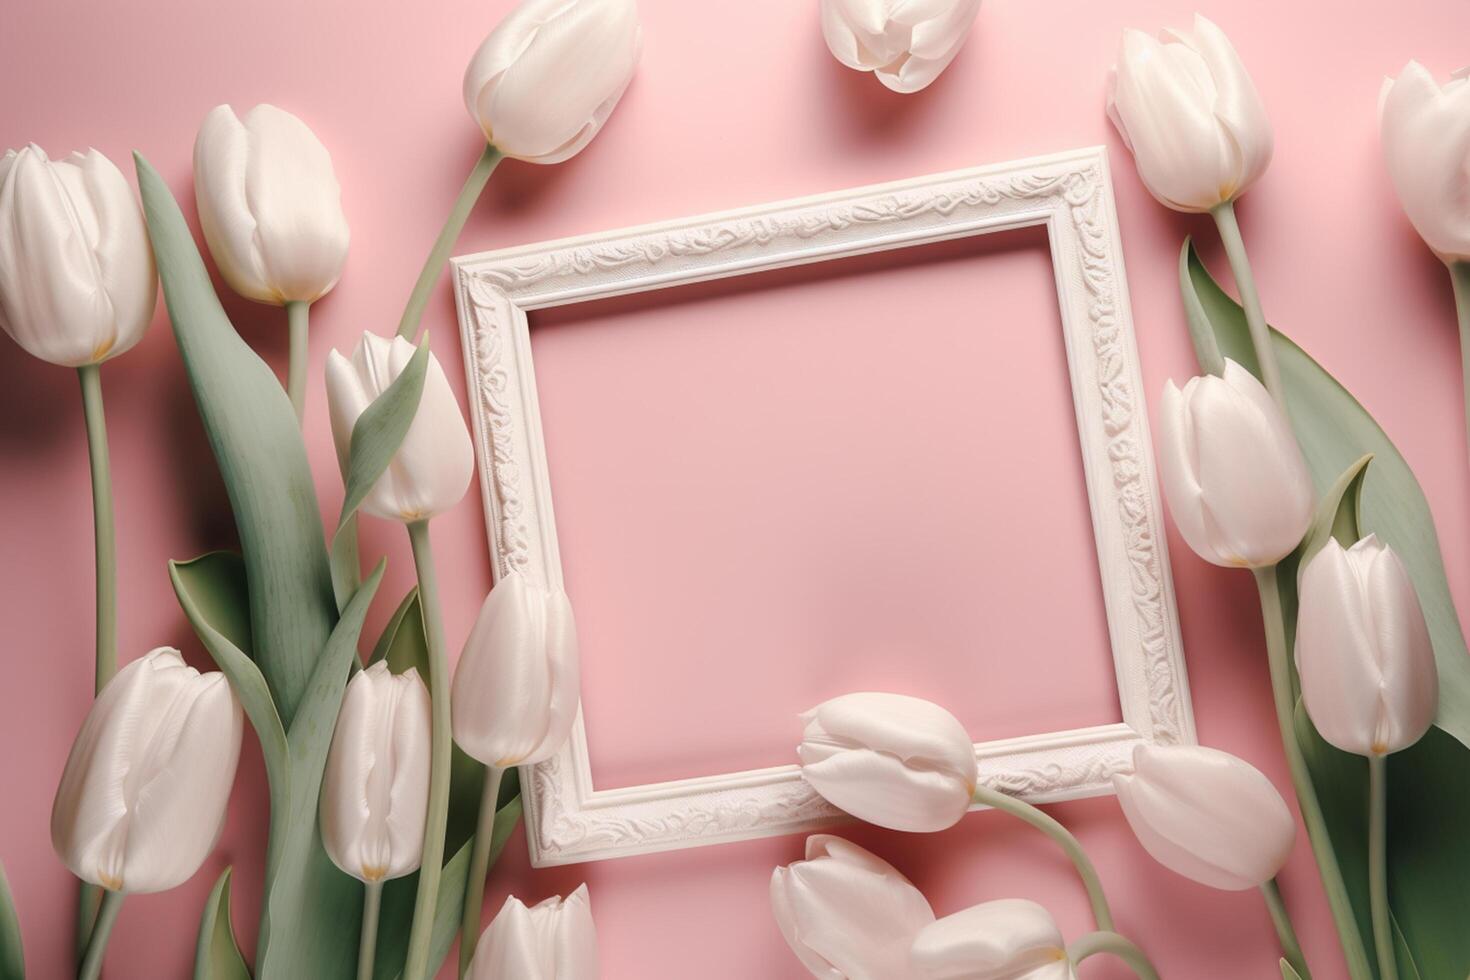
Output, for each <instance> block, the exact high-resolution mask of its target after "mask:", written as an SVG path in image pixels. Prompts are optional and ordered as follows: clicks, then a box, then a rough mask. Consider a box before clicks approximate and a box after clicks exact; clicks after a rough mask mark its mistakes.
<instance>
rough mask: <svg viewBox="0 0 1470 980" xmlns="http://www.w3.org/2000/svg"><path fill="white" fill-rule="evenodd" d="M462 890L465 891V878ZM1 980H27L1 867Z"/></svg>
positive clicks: (17, 924)
mask: <svg viewBox="0 0 1470 980" xmlns="http://www.w3.org/2000/svg"><path fill="white" fill-rule="evenodd" d="M460 890H461V891H463V890H464V883H463V878H462V877H461V881H460ZM0 980H26V960H25V950H24V947H23V945H22V943H21V938H20V918H19V916H17V915H16V914H15V898H14V897H13V896H12V895H11V894H10V882H9V881H8V880H7V879H6V877H5V867H4V866H3V865H0Z"/></svg>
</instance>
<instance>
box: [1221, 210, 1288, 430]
mask: <svg viewBox="0 0 1470 980" xmlns="http://www.w3.org/2000/svg"><path fill="white" fill-rule="evenodd" d="M1210 214H1211V216H1212V217H1214V219H1215V227H1217V228H1219V229H1220V240H1221V241H1222V242H1224V244H1225V257H1226V258H1227V259H1229V260H1230V274H1231V275H1232V276H1234V277H1235V288H1236V289H1237V290H1239V291H1240V305H1241V306H1242V307H1244V308H1245V325H1246V326H1247V327H1248V328H1249V329H1250V335H1251V346H1252V347H1254V348H1255V349H1256V361H1257V362H1259V363H1260V366H1261V382H1262V383H1263V384H1265V386H1266V390H1267V391H1269V392H1270V393H1271V397H1272V398H1274V399H1275V400H1276V404H1277V406H1278V407H1279V408H1280V409H1281V412H1282V414H1283V415H1284V414H1286V392H1285V389H1283V388H1282V387H1281V369H1280V368H1279V367H1277V365H1276V351H1275V350H1274V349H1272V347H1271V328H1270V327H1268V326H1267V325H1266V314H1265V313H1263V312H1262V311H1261V297H1260V295H1259V294H1257V292H1256V277H1255V275H1254V274H1253V273H1252V272H1251V263H1250V259H1249V258H1247V257H1246V254H1245V239H1243V238H1241V236H1240V224H1239V223H1238V222H1237V221H1236V220H1235V205H1234V204H1233V203H1231V202H1230V201H1226V202H1225V203H1224V204H1222V205H1220V206H1219V207H1217V208H1215V210H1213V211H1211V212H1210Z"/></svg>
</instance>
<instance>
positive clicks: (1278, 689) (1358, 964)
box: [1255, 566, 1373, 980]
mask: <svg viewBox="0 0 1470 980" xmlns="http://www.w3.org/2000/svg"><path fill="white" fill-rule="evenodd" d="M1255 573H1256V588H1257V589H1258V590H1259V591H1260V593H1261V618H1262V620H1263V621H1264V623H1265V627H1266V654H1267V659H1268V660H1269V662H1270V666H1271V693H1272V695H1273V696H1274V698H1275V701H1276V722H1277V724H1278V725H1279V726H1280V728H1281V747H1282V749H1283V750H1284V751H1285V753H1286V762H1287V766H1288V768H1289V769H1290V770H1291V783H1292V786H1293V788H1295V790H1296V800H1297V806H1298V807H1299V808H1300V809H1301V812H1302V821H1303V822H1304V823H1305V824H1306V825H1307V838H1308V839H1309V840H1310V841H1311V843H1312V853H1313V855H1314V856H1315V857H1316V858H1317V872H1318V873H1319V874H1320V875H1321V876H1322V887H1323V889H1324V890H1325V891H1326V892H1327V904H1328V905H1329V906H1330V907H1331V909H1332V919H1333V922H1334V924H1335V925H1336V926H1337V937H1338V940H1339V941H1340V942H1341V943H1342V951H1343V955H1344V957H1345V958H1346V959H1347V966H1348V973H1349V974H1350V975H1351V976H1352V978H1353V980H1373V968H1372V966H1371V965H1370V964H1369V962H1368V951H1367V947H1365V946H1364V945H1363V935H1362V933H1361V932H1359V931H1358V920H1357V918H1356V916H1355V915H1354V914H1353V906H1352V902H1351V901H1350V900H1349V898H1348V893H1347V885H1346V884H1344V882H1343V878H1342V868H1341V867H1340V866H1339V865H1338V863H1337V854H1336V853H1335V852H1334V851H1333V850H1332V840H1331V838H1330V837H1329V836H1328V834H1327V821H1326V820H1325V819H1324V818H1323V816H1322V804H1321V803H1320V802H1319V801H1318V799H1317V790H1316V788H1315V787H1314V786H1313V785H1312V777H1311V774H1310V773H1309V772H1307V760H1306V757H1305V756H1304V755H1302V747H1301V743H1300V742H1298V741H1297V737H1296V701H1295V698H1294V697H1293V695H1292V679H1291V663H1290V660H1289V659H1288V658H1289V656H1290V653H1289V651H1288V650H1287V648H1286V620H1285V619H1284V613H1283V610H1282V608H1281V588H1280V585H1279V583H1278V582H1277V581H1276V569H1275V567H1274V566H1273V567H1270V568H1257V569H1255Z"/></svg>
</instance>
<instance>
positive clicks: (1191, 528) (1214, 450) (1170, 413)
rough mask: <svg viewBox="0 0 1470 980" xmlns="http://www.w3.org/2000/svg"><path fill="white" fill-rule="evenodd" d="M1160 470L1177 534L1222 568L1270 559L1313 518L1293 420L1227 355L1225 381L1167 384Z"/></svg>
mask: <svg viewBox="0 0 1470 980" xmlns="http://www.w3.org/2000/svg"><path fill="white" fill-rule="evenodd" d="M1159 420H1160V423H1161V424H1160V429H1161V435H1160V446H1159V470H1160V475H1161V477H1162V483H1163V486H1164V497H1165V499H1167V500H1168V501H1169V511H1170V513H1172V514H1173V515H1174V523H1175V524H1176V525H1178V527H1179V533H1180V534H1181V535H1182V536H1183V537H1184V540H1185V542H1186V543H1188V545H1189V546H1190V547H1191V548H1193V549H1194V551H1195V553H1196V554H1198V555H1199V556H1200V557H1201V558H1203V559H1205V560H1206V561H1209V562H1213V563H1215V564H1216V565H1225V566H1229V567H1234V568H1240V567H1244V568H1262V567H1265V566H1267V565H1274V564H1275V563H1276V562H1278V561H1280V560H1281V559H1282V558H1284V557H1286V556H1287V555H1289V554H1290V553H1291V552H1292V551H1293V550H1295V548H1296V546H1297V545H1298V544H1300V543H1301V540H1302V537H1303V536H1305V535H1306V533H1307V527H1308V526H1309V525H1310V524H1311V522H1312V513H1313V510H1314V506H1315V505H1314V503H1313V500H1314V490H1313V488H1312V475H1311V473H1310V471H1308V469H1307V463H1306V460H1305V459H1303V458H1302V451H1301V447H1300V446H1299V445H1297V441H1296V437H1295V436H1294V435H1292V431H1291V425H1290V424H1289V423H1288V422H1287V421H1286V419H1285V417H1284V416H1282V414H1281V411H1280V409H1278V408H1277V407H1276V403H1275V402H1273V401H1272V400H1271V396H1270V395H1269V394H1267V393H1266V389H1265V388H1264V387H1263V386H1262V385H1261V383H1260V382H1259V381H1257V380H1256V378H1255V376H1254V375H1253V374H1251V373H1250V372H1249V371H1247V370H1246V369H1245V368H1243V367H1241V366H1240V365H1239V364H1236V363H1235V362H1234V361H1232V360H1229V359H1227V360H1226V361H1225V371H1224V374H1223V376H1222V377H1218V378H1217V377H1214V376H1212V375H1206V376H1204V377H1199V378H1191V379H1190V380H1189V382H1188V383H1186V384H1185V386H1184V390H1183V391H1182V392H1181V391H1180V390H1179V389H1178V388H1175V387H1174V384H1173V382H1168V383H1167V384H1165V386H1164V402H1163V405H1162V406H1161V408H1160V410H1159Z"/></svg>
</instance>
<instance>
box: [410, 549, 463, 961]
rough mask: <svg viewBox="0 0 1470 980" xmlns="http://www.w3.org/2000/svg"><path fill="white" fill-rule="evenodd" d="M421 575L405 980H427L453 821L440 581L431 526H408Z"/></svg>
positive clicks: (450, 743) (447, 684) (414, 559)
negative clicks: (420, 670)
mask: <svg viewBox="0 0 1470 980" xmlns="http://www.w3.org/2000/svg"><path fill="white" fill-rule="evenodd" d="M408 540H409V543H410V544H411V545H412V547H413V563H414V568H415V569H416V570H417V571H418V579H419V599H420V601H421V602H422V603H423V613H424V638H425V639H426V640H427V641H428V647H429V698H430V705H431V712H432V713H431V715H430V729H429V810H428V814H427V816H426V817H425V819H424V858H423V866H422V867H421V868H420V869H419V887H418V894H417V895H416V896H415V898H414V904H413V926H412V928H411V929H410V930H409V933H408V957H407V960H406V962H405V964H404V968H403V976H404V980H424V978H425V977H426V976H427V975H428V972H429V944H430V942H431V941H432V939H433V935H432V933H433V929H434V906H435V905H436V904H437V902H438V899H439V877H440V873H441V872H442V871H443V868H444V828H445V825H446V823H447V821H448V817H449V754H450V751H451V750H452V748H453V743H452V742H451V739H450V732H449V676H448V669H449V668H448V661H447V659H446V658H445V655H444V616H443V613H442V612H441V610H440V608H439V582H438V579H437V577H436V576H435V574H434V552H433V549H432V548H431V547H430V545H429V522H428V521H427V520H423V521H414V522H412V523H411V524H409V525H408Z"/></svg>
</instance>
